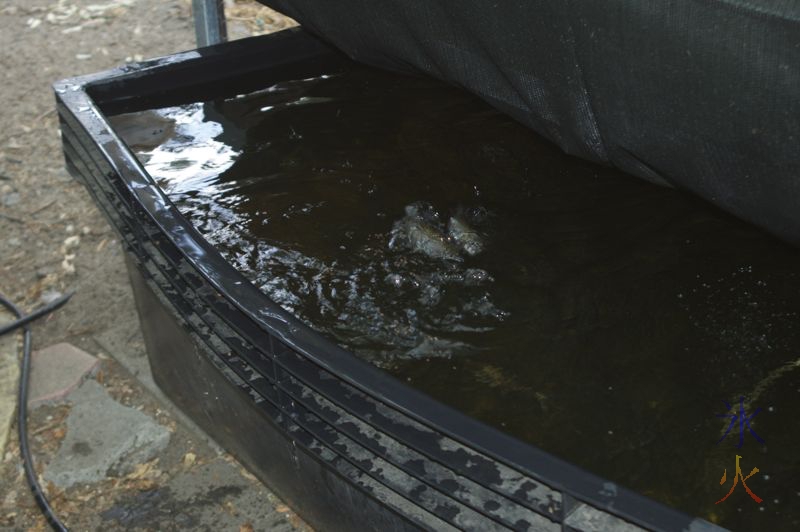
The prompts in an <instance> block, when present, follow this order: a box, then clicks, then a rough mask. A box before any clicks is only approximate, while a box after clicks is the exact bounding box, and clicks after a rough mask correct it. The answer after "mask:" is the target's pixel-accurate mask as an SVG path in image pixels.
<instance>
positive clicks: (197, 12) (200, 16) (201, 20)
mask: <svg viewBox="0 0 800 532" xmlns="http://www.w3.org/2000/svg"><path fill="white" fill-rule="evenodd" d="M192 15H193V16H194V32H195V35H196V36H197V46H198V47H203V46H211V45H212V44H219V43H221V42H225V41H227V40H228V30H227V27H226V26H225V6H224V0H192Z"/></svg>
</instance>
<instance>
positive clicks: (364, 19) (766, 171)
mask: <svg viewBox="0 0 800 532" xmlns="http://www.w3.org/2000/svg"><path fill="white" fill-rule="evenodd" d="M260 1H261V2H262V3H264V4H267V5H269V6H271V7H273V8H275V9H277V10H279V11H281V12H283V13H286V14H287V15H289V16H292V17H294V18H295V19H297V20H298V21H299V22H300V23H301V24H302V25H303V26H304V27H305V29H307V30H309V31H312V32H313V33H315V34H317V35H319V36H321V37H322V38H324V39H325V40H327V41H329V42H331V43H333V44H334V45H335V46H337V47H338V48H340V49H342V50H343V51H344V52H345V53H347V54H348V55H349V56H351V57H352V58H354V59H356V60H359V61H362V62H366V63H370V64H372V65H375V66H380V67H385V68H392V69H399V70H416V71H422V72H425V73H428V74H430V75H432V76H435V77H437V78H440V79H442V80H445V81H448V82H450V83H454V84H458V85H461V86H463V87H465V88H466V89H468V90H470V91H472V92H473V93H475V94H477V95H479V96H481V97H482V98H484V99H485V100H487V101H488V102H490V103H491V104H493V105H494V106H495V107H497V108H499V109H501V110H502V111H504V112H506V113H508V114H509V115H511V116H513V117H514V118H516V119H517V120H520V121H521V122H523V123H525V124H526V125H528V126H530V127H531V128H533V129H534V130H535V131H537V132H539V133H540V134H542V135H544V136H546V137H547V138H549V139H551V140H552V141H553V142H555V143H557V144H558V145H559V146H561V148H562V149H564V150H565V151H566V152H568V153H571V154H574V155H577V156H580V157H584V158H586V159H590V160H592V161H596V162H600V163H605V164H611V165H614V166H617V167H618V168H621V169H622V170H625V171H627V172H630V173H632V174H635V175H637V176H639V177H642V178H645V179H647V180H649V181H652V182H655V183H659V184H671V185H674V186H676V187H680V188H684V189H688V190H690V191H692V192H694V193H696V194H698V195H700V196H702V197H703V198H705V199H707V200H709V201H711V202H713V203H715V204H716V205H718V206H719V207H721V208H723V209H725V210H727V211H729V212H731V213H733V214H735V215H737V216H739V217H741V218H744V219H746V220H749V221H751V222H753V223H755V224H757V225H760V226H762V227H764V228H766V229H768V230H769V231H771V232H773V233H774V234H776V235H778V236H780V237H782V238H784V239H787V240H789V241H791V242H793V243H795V244H800V181H799V178H798V170H800V2H798V1H797V0H750V1H748V0H673V1H669V0H665V1H649V0H648V1H640V0H606V1H603V2H589V1H575V0H561V1H552V0H549V1H545V0H527V1H521V0H494V1H488V0H486V1H480V0H337V1H331V0H260ZM631 223H635V221H634V220H632V221H631Z"/></svg>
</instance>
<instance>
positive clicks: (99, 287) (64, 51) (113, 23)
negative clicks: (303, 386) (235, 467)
mask: <svg viewBox="0 0 800 532" xmlns="http://www.w3.org/2000/svg"><path fill="white" fill-rule="evenodd" d="M227 4H228V5H227V7H228V10H227V14H228V16H229V17H230V18H231V24H232V25H231V27H230V30H229V31H230V33H231V36H232V37H241V36H246V35H247V34H250V33H266V32H269V31H272V30H275V29H280V28H282V27H285V26H286V25H289V24H291V21H289V20H287V19H284V18H282V17H280V16H277V15H276V14H275V13H274V12H269V11H266V10H265V9H263V8H258V7H256V6H255V5H254V4H252V3H248V2H244V1H242V2H231V1H229V2H227ZM194 47H195V41H194V32H193V26H192V19H191V12H190V1H189V0H169V1H164V0H4V1H3V2H2V4H0V67H2V71H3V73H2V78H3V84H2V89H0V95H1V96H2V102H3V103H2V105H0V125H1V127H0V293H2V294H4V295H5V296H6V297H8V298H9V299H11V300H12V301H14V302H16V303H17V304H18V305H20V306H21V307H22V308H23V309H26V310H29V309H33V308H35V307H37V306H38V305H40V304H41V302H42V300H43V298H47V297H50V296H52V295H53V294H54V293H55V292H58V293H66V292H74V293H75V295H74V297H73V298H72V300H71V301H70V303H69V304H68V305H67V306H66V307H65V308H64V309H62V310H61V311H59V312H57V313H55V314H54V315H52V316H50V317H49V318H48V319H46V320H42V321H41V322H40V323H38V324H37V325H36V326H35V328H34V348H37V347H39V348H41V347H45V346H48V345H51V344H55V343H58V342H69V343H71V344H74V345H75V346H78V347H80V348H81V349H83V350H85V351H87V352H88V353H91V354H98V353H106V354H108V355H110V356H112V357H113V356H115V353H114V351H116V350H119V351H125V352H135V353H143V350H144V347H143V341H142V338H141V333H140V332H139V328H138V321H137V316H136V312H135V308H134V302H133V298H132V294H131V289H130V287H129V284H128V280H127V274H126V272H125V268H124V263H123V256H122V251H121V248H120V246H119V244H118V242H117V240H116V237H115V234H114V233H113V232H112V230H111V229H110V227H109V226H108V224H107V223H106V221H105V220H104V219H103V217H102V216H101V214H100V213H99V212H98V210H97V209H96V208H95V206H94V204H93V203H92V202H91V200H90V198H89V196H88V194H87V193H86V191H85V190H84V189H83V187H82V186H81V185H79V184H78V183H76V182H75V181H73V179H72V178H71V177H70V176H69V175H68V173H67V172H66V170H65V168H64V161H63V156H62V153H61V141H60V137H59V128H58V120H57V117H56V113H55V112H54V100H53V95H52V89H51V87H50V85H51V83H53V82H54V81H56V80H59V79H62V78H67V77H74V76H77V75H81V74H87V73H92V72H98V71H102V70H105V69H108V68H111V67H114V66H118V65H120V64H123V63H125V62H127V61H134V60H141V59H142V58H149V57H156V56H160V55H166V54H172V53H175V52H178V51H182V50H187V49H191V48H194ZM70 237H77V238H70ZM65 241H66V242H65ZM104 371H105V372H106V373H105V374H106V375H107V378H108V379H109V380H108V381H107V382H106V385H107V387H110V388H109V389H110V390H112V391H113V390H116V391H117V392H118V393H119V394H120V397H122V396H123V395H125V394H126V393H127V394H128V395H129V397H128V399H126V400H128V401H133V402H134V404H135V403H136V402H137V401H138V402H139V403H140V406H141V407H142V408H143V409H145V410H148V409H149V410H150V411H152V412H153V415H154V416H156V418H157V419H158V420H159V422H161V423H164V424H166V425H167V426H171V425H174V423H175V421H174V416H170V415H169V414H168V413H163V412H162V413H158V412H160V410H159V406H158V403H157V402H155V401H154V399H153V398H152V397H151V396H150V395H148V394H147V393H146V392H144V391H142V389H141V387H140V386H139V384H138V383H137V382H136V380H135V379H133V378H132V376H131V374H130V373H127V372H126V371H125V370H123V369H122V368H121V367H120V366H119V365H118V364H115V363H114V362H113V360H109V361H107V363H106V364H105V368H104ZM125 390H129V392H125ZM117 392H113V393H117ZM137 398H138V399H137ZM157 411H158V412H157ZM64 412H65V411H64V407H51V408H42V409H38V410H37V411H36V412H35V413H34V415H33V416H32V419H31V428H30V433H31V434H32V444H33V447H34V451H35V452H36V453H37V457H38V458H40V459H43V460H45V461H46V459H47V456H48V453H53V452H55V450H54V448H53V447H54V446H55V447H57V442H58V441H59V438H60V437H63V434H62V432H63V428H62V427H61V426H60V425H59V420H60V419H63V417H64V415H65V414H64ZM159 416H161V417H159ZM163 416H167V417H163ZM180 430H183V429H180ZM14 431H15V428H14V427H12V433H13V432H14ZM184 439H185V440H186V441H190V440H191V436H190V435H186V436H185V438H184ZM17 449H18V445H17V441H16V436H15V435H13V434H12V435H11V436H10V441H9V445H8V447H7V449H6V453H5V456H3V457H2V464H0V465H2V467H0V474H2V478H0V486H2V488H0V528H3V529H5V528H6V527H8V528H10V529H15V530H16V529H26V528H34V529H42V528H43V527H44V521H43V519H41V518H40V517H39V516H38V514H37V512H36V509H35V505H34V504H33V500H32V497H31V496H30V494H29V491H28V489H27V486H26V485H25V483H24V481H23V480H22V476H21V474H20V471H21V470H20V466H19V457H18V455H17ZM182 453H183V454H182V455H181V456H173V457H168V458H166V459H165V461H166V462H165V463H162V464H160V465H158V464H157V465H152V464H151V466H148V467H150V468H151V469H150V470H149V471H139V472H138V477H134V478H128V479H116V480H109V481H108V485H105V484H104V485H103V486H100V487H99V488H97V487H96V488H94V489H93V491H91V490H90V491H86V492H76V493H74V494H73V493H70V494H68V496H65V495H64V494H63V493H55V492H53V493H50V495H51V497H52V498H53V501H54V504H55V507H56V509H57V510H59V511H61V512H65V513H66V515H67V521H68V524H71V525H72V528H74V529H77V530H80V529H94V528H97V527H98V526H99V525H97V523H96V521H92V520H91V519H83V518H81V517H80V516H81V515H83V514H95V513H98V512H99V511H100V510H102V509H103V508H110V507H111V506H112V504H113V502H114V500H115V497H116V498H118V497H117V495H115V491H114V490H127V491H125V493H126V494H127V493H129V492H131V491H132V492H134V493H139V492H142V493H144V492H146V491H147V490H148V489H152V488H153V486H154V485H157V484H158V482H159V480H158V478H159V476H160V475H161V474H162V473H163V474H165V475H168V474H170V471H176V470H180V469H182V468H185V467H189V466H192V465H193V464H194V463H195V462H196V463H198V464H201V463H202V462H203V461H207V460H210V457H209V456H205V455H202V453H200V454H195V453H194V452H193V451H192V449H191V448H186V449H183V450H182ZM187 453H189V454H192V455H194V456H195V458H193V459H186V458H185V457H186V454H187ZM186 460H189V462H191V463H189V464H187V463H186ZM156 471H157V472H158V474H157V475H156V474H155V472H156ZM98 493H102V497H101V498H99V499H98V497H100V496H99V495H98ZM276 504H279V503H278V502H276ZM280 510H281V511H283V510H285V512H286V515H287V516H290V512H288V509H285V508H281V509H280ZM104 526H106V527H107V526H108V525H104ZM241 527H242V528H241V530H252V526H250V525H248V523H247V521H246V520H243V521H242V524H241ZM248 527H249V528H248ZM122 528H126V527H122Z"/></svg>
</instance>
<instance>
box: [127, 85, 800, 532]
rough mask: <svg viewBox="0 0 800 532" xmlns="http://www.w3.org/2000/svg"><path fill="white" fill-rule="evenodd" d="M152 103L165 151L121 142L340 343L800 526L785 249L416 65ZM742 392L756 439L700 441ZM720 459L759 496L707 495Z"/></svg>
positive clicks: (635, 475)
mask: <svg viewBox="0 0 800 532" xmlns="http://www.w3.org/2000/svg"><path fill="white" fill-rule="evenodd" d="M159 114H160V115H161V116H163V117H166V120H165V119H163V118H162V119H158V120H156V121H155V122H153V121H152V119H153V116H149V117H148V116H144V117H139V118H138V119H137V120H142V119H144V121H145V122H147V121H148V120H150V121H151V122H152V123H153V124H155V126H154V129H155V130H157V131H154V133H156V135H155V141H153V139H150V142H151V143H152V144H159V143H161V145H160V147H158V148H156V149H154V150H153V149H150V148H152V146H150V147H148V146H147V144H148V142H147V141H141V142H140V141H133V140H132V141H131V143H138V144H139V146H138V148H137V152H138V153H139V155H140V157H141V158H142V160H143V161H146V167H147V169H148V171H149V172H150V173H151V174H152V175H153V176H155V177H156V178H157V179H159V181H160V183H161V184H162V186H163V188H164V189H165V190H166V191H167V193H168V194H169V195H170V197H171V198H172V199H173V201H174V202H175V203H176V205H177V206H178V207H179V208H180V210H181V211H182V212H183V213H184V214H185V215H186V216H187V217H188V218H189V219H190V220H191V221H192V222H193V223H194V224H195V225H196V226H197V227H198V228H199V229H200V231H201V232H202V233H203V234H204V235H205V236H206V238H208V240H209V241H211V242H212V243H213V244H214V245H215V246H217V247H218V249H219V250H220V251H221V252H222V253H223V254H224V255H225V256H226V257H227V258H228V259H229V260H230V261H231V262H232V263H233V264H235V265H236V266H237V267H238V268H239V269H240V270H241V271H242V272H244V273H245V274H246V275H247V276H248V277H249V278H250V279H251V280H252V281H253V282H254V283H255V284H256V285H257V286H259V287H260V288H261V289H262V290H263V291H264V292H266V293H267V294H269V295H270V296H271V297H272V298H273V299H274V300H275V301H277V302H278V303H280V304H281V305H282V306H284V307H285V308H286V309H287V310H288V311H290V312H292V313H293V314H294V315H296V316H297V317H299V318H300V319H302V320H303V321H305V322H307V323H309V324H310V325H312V326H313V327H314V328H316V329H317V330H319V331H321V332H322V333H323V334H325V335H327V336H328V337H330V338H332V339H333V340H334V341H336V342H337V343H339V344H340V345H342V346H344V347H346V348H348V349H350V350H352V351H354V352H355V353H357V354H358V355H359V356H360V357H363V358H364V359H367V360H369V361H371V362H373V363H375V364H376V365H379V366H380V367H382V368H385V369H386V370H387V371H389V372H391V373H392V374H394V375H396V376H397V377H399V378H400V379H403V380H405V381H408V382H409V383H410V384H412V385H413V386H415V387H417V388H419V389H420V390H423V391H425V392H426V393H428V394H430V395H432V396H434V397H436V398H438V399H440V400H442V401H444V402H446V403H449V404H451V405H453V406H455V407H457V408H459V409H461V410H463V411H466V412H468V413H470V414H471V415H473V416H475V417H477V418H479V419H481V420H484V421H485V422H487V423H489V424H491V425H494V426H496V427H498V428H500V429H502V430H504V431H506V432H508V433H510V434H513V435H515V436H517V437H519V438H521V439H523V440H526V441H528V442H531V443H533V444H535V445H537V446H539V447H541V448H543V449H545V450H547V451H549V452H551V453H553V454H555V455H558V456H560V457H562V458H565V459H567V460H569V461H571V462H574V463H576V464H578V465H580V466H582V467H585V468H586V469H588V470H590V471H592V472H594V473H597V474H599V475H602V476H604V477H607V478H609V479H611V480H614V481H617V482H619V483H621V484H623V485H626V486H628V487H631V488H633V489H635V490H637V491H639V492H641V493H644V494H646V495H649V496H652V497H654V498H656V499H658V500H661V501H663V502H665V503H667V504H670V505H672V506H674V507H676V508H679V509H681V510H684V511H686V512H688V513H690V514H692V515H698V516H702V517H705V518H707V519H710V520H712V521H715V522H719V523H721V524H723V525H725V526H728V527H731V528H734V529H741V530H755V529H758V530H768V529H770V530H778V529H784V530H786V529H791V528H796V527H797V526H800V455H798V452H797V450H798V448H799V447H800V423H798V416H800V322H798V316H800V269H798V266H800V252H799V251H798V250H797V249H794V248H792V247H789V246H787V245H785V244H783V243H781V242H779V241H777V240H775V239H773V238H772V237H770V236H768V235H766V234H764V233H763V232H761V231H759V230H757V229H755V228H753V227H751V226H749V225H747V224H744V223H742V222H739V221H737V220H736V219H734V218H732V217H730V216H728V215H726V214H724V213H721V212H719V211H718V210H716V209H714V208H713V207H711V206H709V205H708V204H705V203H704V202H702V201H700V200H698V199H695V198H693V197H691V196H688V195H686V194H683V193H681V192H678V191H675V190H669V189H664V188H659V187H656V186H653V185H650V184H647V183H644V182H642V181H640V180H638V179H636V178H632V177H629V176H626V175H624V174H621V173H619V172H616V171H613V170H610V169H607V168H603V167H599V166H595V165H593V164H590V163H587V162H583V161H581V160H578V159H575V158H571V157H569V156H566V155H564V154H562V153H561V152H560V151H559V150H558V149H557V148H555V147H554V146H553V145H551V144H549V143H548V142H547V141H545V140H543V139H541V138H539V137H538V136H537V135H535V134H534V133H532V132H530V131H528V130H526V129H525V128H524V127H522V126H520V125H518V124H517V123H515V122H514V121H512V120H511V119H509V118H506V117H504V116H503V115H501V114H499V113H497V112H495V111H494V110H492V109H491V108H490V107H488V106H486V105H485V104H483V103H481V102H480V101H478V100H476V99H475V98H473V97H471V96H469V95H467V94H465V93H463V92H461V91H459V90H457V89H454V88H449V87H447V86H444V85H442V84H439V83H437V82H434V81H430V80H420V79H413V78H406V77H400V76H395V75H392V74H385V73H381V72H377V71H374V70H366V69H354V70H353V71H352V72H349V73H347V74H344V75H335V76H330V77H326V76H323V77H320V78H315V79H309V80H299V81H293V82H287V83H282V84H280V85H276V86H274V87H270V88H269V89H266V90H264V91H260V92H258V93H254V94H249V95H244V96H239V97H234V98H230V99H220V100H217V101H213V102H205V103H198V104H192V105H187V106H183V107H179V108H170V109H163V110H160V111H159ZM173 121H174V124H173V123H172V122H173ZM159 124H161V126H163V127H158V126H159ZM158 131H162V132H163V134H161V133H158ZM159 135H160V136H159ZM409 213H410V214H409ZM450 218H455V219H456V220H457V222H456V223H459V224H461V226H460V227H461V228H462V229H464V228H466V232H467V237H469V238H471V239H473V243H474V244H475V246H472V247H470V246H469V245H463V246H459V245H458V243H457V242H455V241H454V239H453V235H454V234H456V233H454V232H448V223H452V222H450ZM462 233H463V231H462ZM459 234H460V233H459ZM461 236H463V234H462V235H461ZM470 252H473V253H474V254H471V253H470ZM740 396H744V397H745V408H746V410H747V415H748V416H749V415H751V414H752V413H753V412H754V411H755V410H756V409H757V408H761V409H762V410H761V411H760V412H759V413H758V414H757V415H756V416H755V417H754V418H753V420H752V423H751V426H752V428H753V429H754V430H755V431H756V432H757V433H758V435H759V436H761V437H762V438H763V439H764V441H765V442H766V443H765V444H761V443H759V442H758V441H757V440H756V439H755V438H754V437H753V436H752V435H750V434H749V433H748V434H746V437H745V440H744V445H743V447H742V448H741V449H737V448H736V445H737V444H738V428H737V429H734V430H733V431H732V432H731V434H729V435H728V437H727V438H726V439H724V440H723V441H722V442H721V443H719V444H717V443H716V442H717V440H719V439H720V438H721V436H722V435H723V433H724V429H725V428H726V426H727V423H728V421H726V420H725V419H721V418H717V417H715V415H716V414H724V413H726V412H725V411H726V406H725V404H724V402H723V401H727V402H728V403H730V404H731V405H732V406H734V405H738V403H739V397H740ZM737 427H738V426H737ZM737 454H738V455H740V456H742V459H741V464H742V465H741V467H742V474H743V475H745V476H746V475H748V474H749V473H750V471H751V470H752V469H753V468H754V467H758V469H759V472H758V473H757V474H755V475H754V476H752V477H750V478H749V479H748V480H747V485H748V487H749V488H750V489H751V490H752V491H753V492H754V493H755V494H756V495H758V496H760V497H762V498H763V502H761V503H756V502H755V501H754V500H752V499H751V498H750V497H749V496H748V495H747V493H746V492H745V490H744V488H743V486H742V483H741V480H740V481H739V484H738V486H737V487H736V490H735V491H734V493H733V494H732V495H731V496H730V498H729V499H727V500H726V501H724V502H722V503H720V504H718V505H715V504H714V502H715V501H717V500H718V499H720V498H722V497H723V496H724V495H725V494H726V493H727V492H728V490H729V489H730V486H731V483H732V480H733V477H734V476H735V464H736V455H737ZM725 470H727V482H726V483H725V484H724V485H720V478H721V477H722V475H723V471H725Z"/></svg>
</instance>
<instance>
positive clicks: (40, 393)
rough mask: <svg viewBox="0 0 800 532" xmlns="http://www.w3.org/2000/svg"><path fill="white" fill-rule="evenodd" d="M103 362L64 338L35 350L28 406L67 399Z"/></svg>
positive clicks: (32, 357) (32, 358) (32, 360)
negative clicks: (61, 340) (57, 342)
mask: <svg viewBox="0 0 800 532" xmlns="http://www.w3.org/2000/svg"><path fill="white" fill-rule="evenodd" d="M99 365H100V361H99V360H97V358H95V357H93V356H92V355H90V354H89V353H87V352H86V351H83V350H81V349H78V348H77V347H75V346H74V345H71V344H68V343H64V342H62V343H59V344H55V345H51V346H50V347H46V348H44V349H41V350H39V351H34V352H33V354H32V355H31V381H30V389H29V392H28V407H29V408H33V407H35V406H38V405H40V404H43V403H48V402H58V401H63V400H65V399H66V397H67V395H68V394H70V393H71V392H73V391H74V390H76V389H77V388H78V386H80V384H81V383H82V382H83V381H84V379H85V378H86V377H87V376H88V375H91V374H93V373H94V372H95V371H96V370H97V368H98V367H99Z"/></svg>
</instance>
